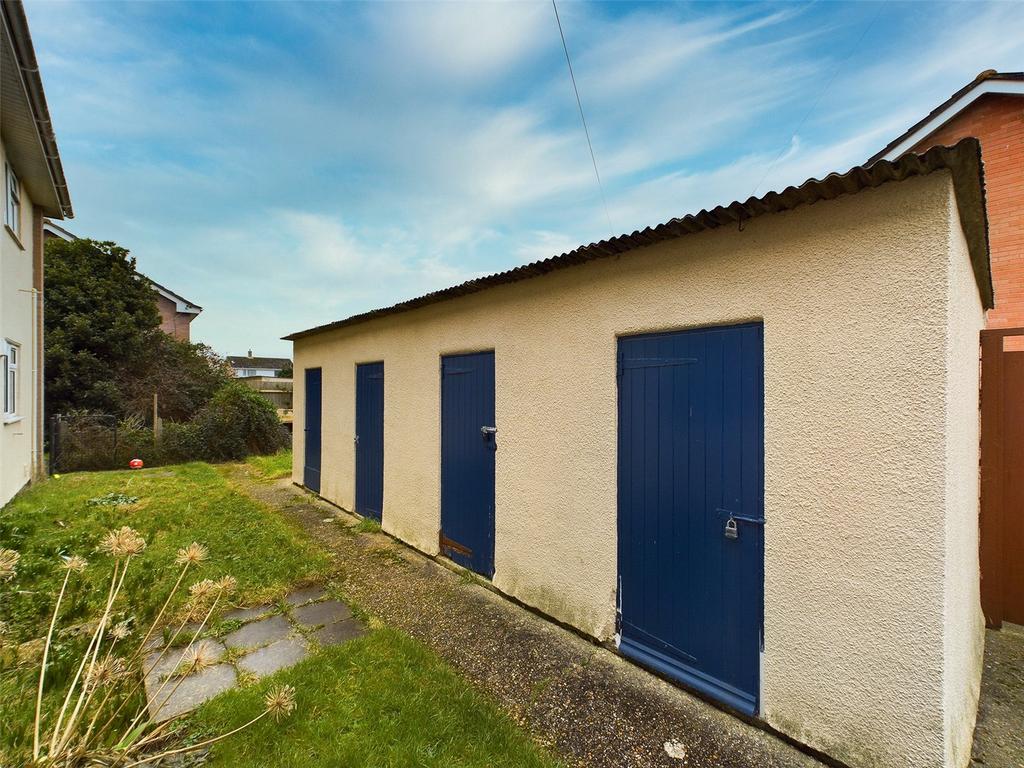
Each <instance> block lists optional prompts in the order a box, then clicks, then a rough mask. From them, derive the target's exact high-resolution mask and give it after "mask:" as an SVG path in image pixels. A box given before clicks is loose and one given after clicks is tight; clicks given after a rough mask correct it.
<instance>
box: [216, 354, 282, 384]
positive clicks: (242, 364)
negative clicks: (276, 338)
mask: <svg viewBox="0 0 1024 768" xmlns="http://www.w3.org/2000/svg"><path fill="white" fill-rule="evenodd" d="M226 359H227V361H228V365H230V366H231V370H232V371H234V373H235V376H237V377H238V378H243V377H245V376H269V377H279V376H281V374H282V373H283V372H284V373H288V372H290V371H291V369H292V361H291V360H289V359H288V358H287V357H253V354H252V350H251V349H250V350H249V354H247V355H228V356H227V358H226ZM289 376H290V373H288V376H286V377H285V378H288V377H289Z"/></svg>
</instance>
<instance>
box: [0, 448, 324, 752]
mask: <svg viewBox="0 0 1024 768" xmlns="http://www.w3.org/2000/svg"><path fill="white" fill-rule="evenodd" d="M108 494H124V497H127V498H123V499H122V500H128V499H131V498H136V499H137V501H134V502H132V503H129V504H99V503H96V500H100V499H103V498H104V497H107V495H108ZM107 498H109V497H107ZM90 500H92V503H90ZM122 525H128V526H131V527H133V528H135V529H136V530H138V531H139V532H140V533H141V534H142V536H143V537H144V538H145V539H146V542H147V544H148V546H147V548H146V551H145V552H144V553H143V554H142V555H141V556H140V557H138V558H136V560H135V561H134V562H133V563H132V565H131V568H130V569H129V571H128V577H127V579H126V580H125V586H124V596H125V597H126V599H124V600H121V601H119V605H118V606H117V613H116V614H115V620H117V621H119V620H121V619H127V618H133V619H134V620H135V621H136V622H137V623H140V624H142V625H143V627H148V624H149V621H150V620H152V618H153V617H154V616H155V615H156V613H157V612H158V611H159V609H160V606H161V605H162V604H163V601H164V600H165V599H166V597H167V595H168V593H169V592H170V589H171V587H172V586H173V584H174V581H175V579H176V578H177V576H178V573H179V571H180V568H179V567H177V566H175V565H174V556H175V553H176V551H177V550H178V548H179V547H182V546H185V545H187V544H188V543H190V542H192V541H198V542H200V543H201V544H204V545H206V546H207V548H208V549H209V552H210V558H209V560H208V561H207V562H206V563H204V564H203V566H202V567H201V569H199V570H196V571H195V572H193V573H192V574H190V575H189V577H187V581H186V585H187V584H190V583H192V582H193V581H195V580H198V579H201V578H204V577H211V578H217V577H219V576H222V575H225V574H231V575H232V576H234V577H235V578H236V579H238V584H239V598H240V599H252V600H265V599H270V598H273V597H276V596H279V595H282V594H283V593H284V592H285V591H286V589H287V588H288V586H289V585H291V584H294V583H296V582H300V581H306V580H314V579H317V578H319V577H321V576H323V574H325V573H326V572H327V569H328V566H329V562H330V561H329V558H328V556H327V553H326V552H324V551H323V550H322V549H320V548H319V547H318V546H317V545H316V544H315V543H313V542H312V541H311V540H309V539H308V538H307V537H306V536H305V534H304V533H303V532H302V531H300V530H299V529H298V528H296V527H293V526H290V525H288V524H287V523H286V522H285V521H284V520H283V519H282V518H279V517H277V516H276V515H271V514H268V512H267V510H266V509H265V508H263V507H262V506H260V505H259V504H258V503H256V502H255V501H253V500H251V499H250V498H249V497H247V496H244V495H242V494H240V493H238V492H237V491H235V490H234V489H232V488H231V486H230V485H229V484H228V482H227V481H226V480H225V479H224V477H223V475H222V474H221V473H220V472H219V471H218V470H217V469H216V468H215V467H212V466H210V465H208V464H201V463H195V464H182V465H178V466H173V467H160V468H155V469H150V470H140V471H134V472H132V471H123V472H83V473H77V474H70V475H63V476H61V477H60V478H59V479H57V478H55V479H51V480H49V481H47V482H45V483H42V484H40V485H38V486H35V487H33V488H30V489H29V490H28V491H27V492H25V493H23V494H21V495H19V496H18V497H16V498H15V499H14V501H12V502H11V503H10V504H8V505H7V506H6V507H4V508H3V510H2V511H0V546H3V547H7V548H10V549H15V550H17V551H19V552H20V553H21V562H20V564H19V566H18V576H17V578H16V579H15V580H14V581H13V582H10V583H8V584H6V585H3V586H2V587H0V617H2V618H3V621H5V622H6V623H7V634H6V635H5V640H6V641H7V645H8V648H11V647H13V646H16V645H17V644H18V643H22V642H26V641H31V640H34V639H37V638H41V637H43V636H45V634H46V629H47V627H48V625H49V620H50V616H51V612H52V611H53V603H54V600H55V598H56V594H57V591H58V589H59V588H60V581H61V579H62V578H63V576H64V571H63V570H62V569H60V567H59V558H60V556H62V555H64V556H66V555H74V554H78V555H81V556H83V557H85V558H86V559H87V560H88V561H89V567H87V568H86V570H85V571H84V572H83V573H82V574H81V575H80V576H76V577H74V578H73V581H72V582H71V585H72V587H73V588H69V591H68V595H67V596H66V597H65V600H64V605H63V606H62V608H61V619H60V622H59V625H58V626H59V627H62V628H66V627H70V626H73V625H75V624H79V623H81V622H85V621H87V620H90V619H96V618H98V616H99V609H100V608H101V606H102V603H103V601H104V600H105V598H106V591H105V590H106V587H107V585H108V583H109V578H110V562H111V561H110V558H108V557H107V556H105V555H101V554H99V553H97V552H96V544H97V542H98V541H99V539H100V537H101V536H102V535H103V533H104V532H105V531H107V530H109V529H111V528H114V527H120V526H122ZM182 597H184V595H182ZM81 645H82V643H81V639H80V638H77V637H74V636H67V635H65V636H63V637H61V638H60V639H59V641H58V643H57V645H56V646H55V648H54V649H53V652H52V654H53V655H52V657H51V658H52V660H53V665H52V667H51V670H50V673H49V677H50V678H51V679H52V680H53V681H54V682H55V683H56V684H60V683H62V682H64V681H67V680H69V679H70V677H71V676H72V675H73V666H74V664H75V663H76V662H77V659H78V658H79V656H78V652H79V648H80V647H81ZM12 656H13V654H12V653H10V652H6V653H4V654H3V659H4V662H3V665H2V666H0V711H2V712H3V713H4V715H5V717H4V721H5V722H4V727H3V728H0V750H4V749H7V750H9V751H12V752H13V754H14V755H17V754H18V753H19V751H20V750H23V749H24V748H25V746H26V745H27V744H28V743H29V742H28V740H29V739H30V738H31V732H30V731H31V721H32V711H33V707H34V693H35V678H36V676H37V675H38V667H37V666H35V665H34V664H30V663H24V664H21V665H18V664H16V663H14V661H15V660H14V659H13V658H12ZM52 702H53V697H48V703H52Z"/></svg>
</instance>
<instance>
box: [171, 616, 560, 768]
mask: <svg viewBox="0 0 1024 768" xmlns="http://www.w3.org/2000/svg"><path fill="white" fill-rule="evenodd" d="M279 683H288V684H290V685H293V686H294V687H295V700H296V705H297V707H296V712H295V714H294V715H293V716H292V717H291V718H289V719H288V720H285V721H283V722H282V723H279V724H278V723H274V722H273V721H272V720H269V719H266V718H265V719H264V720H261V721H260V722H258V723H257V724H256V725H254V726H253V727H252V728H250V729H249V730H248V731H245V732H243V733H242V734H239V737H238V738H231V739H227V740H225V741H223V742H221V743H219V744H217V745H215V746H214V748H213V752H212V754H211V756H210V758H211V759H210V761H209V762H208V765H210V766H212V767H214V768H233V767H234V766H240V765H252V766H256V765H260V766H274V767H275V768H336V766H360V767H361V768H376V767H379V768H391V767H392V766H445V767H451V768H456V767H465V768H470V767H471V766H472V767H473V768H491V767H493V768H501V767H502V766H508V767H509V768H512V767H513V766H514V767H516V768H530V767H531V766H535V767H536V768H542V767H544V768H553V766H555V765H556V764H555V763H554V762H553V761H552V760H551V759H550V758H549V757H547V756H546V755H545V754H544V753H543V752H542V750H540V749H539V748H538V747H537V746H536V745H535V744H533V742H531V741H530V740H529V739H528V738H527V737H526V736H525V735H524V734H523V733H522V732H521V731H520V730H518V729H517V728H516V727H515V725H513V724H512V722H511V721H510V720H509V719H508V718H507V717H505V715H504V714H502V713H501V712H500V711H499V710H498V709H497V707H495V706H494V704H492V703H491V702H490V701H489V700H486V699H484V698H483V697H482V696H480V695H479V694H477V693H476V692H475V691H473V689H471V688H470V687H469V686H468V685H467V684H466V682H465V681H464V680H462V679H461V678H460V677H459V676H458V675H456V674H455V673H454V672H453V671H452V669H451V668H450V667H448V666H447V665H446V664H445V663H443V662H442V661H441V660H439V659H438V658H437V657H436V656H435V655H434V654H433V653H431V652H430V651H428V650H426V649H425V648H424V647H423V646H422V645H420V644H419V643H417V642H415V641H414V640H411V639H409V638H408V637H406V636H405V635H402V634H400V633H399V632H396V631H394V630H391V629H378V630H374V631H372V632H371V633H370V634H369V635H367V636H365V637H362V638H360V639H358V640H354V641H351V642H349V643H347V644H345V645H341V646H334V647H332V648H328V649H325V650H324V651H322V652H321V653H319V654H318V655H316V656H314V657H311V658H309V659H307V660H306V661H304V662H302V663H300V664H298V665H296V666H295V667H292V668H291V669H288V670H284V671H282V672H279V673H278V674H277V675H275V676H274V677H273V678H270V679H268V680H264V681H262V682H261V683H260V684H258V685H255V686H250V687H248V688H245V689H242V690H237V691H231V692H229V693H226V694H224V695H222V696H219V697H217V698H216V699H214V700H213V701H211V702H209V703H208V704H206V705H205V706H204V707H202V708H201V709H200V710H199V711H198V712H197V713H196V715H195V716H194V717H193V718H192V720H191V721H190V723H189V727H190V731H191V732H192V738H193V739H195V740H199V739H200V738H202V737H207V736H212V735H215V734H217V733H223V732H225V731H227V730H229V729H230V728H231V727H233V726H235V725H236V724H238V723H242V722H246V721H247V720H250V719H252V718H253V717H255V716H257V715H258V714H259V713H260V712H261V711H262V708H263V695H264V694H265V693H266V691H267V689H268V688H270V687H271V686H272V685H276V684H279Z"/></svg>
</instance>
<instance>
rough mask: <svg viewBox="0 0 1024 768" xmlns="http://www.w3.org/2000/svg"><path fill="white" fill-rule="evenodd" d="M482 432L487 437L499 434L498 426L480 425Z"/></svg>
mask: <svg viewBox="0 0 1024 768" xmlns="http://www.w3.org/2000/svg"><path fill="white" fill-rule="evenodd" d="M480 434H482V435H483V436H484V437H485V438H488V437H491V436H492V435H496V434H498V428H497V427H480Z"/></svg>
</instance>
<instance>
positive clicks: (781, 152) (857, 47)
mask: <svg viewBox="0 0 1024 768" xmlns="http://www.w3.org/2000/svg"><path fill="white" fill-rule="evenodd" d="M551 2H554V0H551ZM877 5H878V7H877V9H876V10H875V14H874V16H872V17H871V21H869V22H868V24H867V26H866V27H864V31H863V32H861V33H860V37H858V38H857V42H856V43H854V44H853V47H852V48H850V51H849V53H847V54H846V56H845V57H844V58H843V59H842V60H841V61H840V62H839V64H838V65H836V68H835V70H834V71H833V72H832V76H831V77H830V78H829V79H828V82H827V83H825V87H824V88H822V89H821V92H820V93H819V94H818V98H816V99H815V100H814V103H813V104H811V106H810V109H808V110H807V112H806V113H804V116H803V117H802V118H801V119H800V122H799V123H797V125H796V128H794V129H793V133H792V134H790V137H789V140H788V141H787V142H786V143H785V144H784V145H783V146H782V149H780V150H779V154H777V155H776V156H775V159H774V160H772V161H771V162H770V163H769V164H768V167H767V168H765V170H764V175H763V176H761V180H760V181H758V182H757V184H756V185H755V186H754V191H753V192H751V193H750V196H751V197H753V196H754V195H756V194H757V190H758V189H760V187H761V185H762V184H764V180H765V179H767V178H768V174H769V173H771V172H772V169H773V168H774V167H775V164H776V163H778V162H779V160H781V159H782V156H783V155H784V154H786V150H787V149H789V147H791V146H792V144H793V139H795V138H796V136H797V134H798V133H800V129H801V128H803V127H804V123H806V122H807V119H808V118H809V117H810V116H811V114H812V113H813V112H814V110H815V109H817V108H818V104H820V103H821V100H822V98H824V96H825V94H826V93H827V92H828V89H829V88H831V87H832V83H833V82H835V79H836V77H837V76H838V75H839V72H840V70H842V68H843V67H844V66H846V63H847V62H848V61H849V60H850V59H851V58H852V57H853V54H854V53H856V52H857V51H858V50H860V44H861V43H862V42H864V38H865V37H867V34H868V32H870V31H871V28H872V27H873V26H875V22H876V21H878V17H879V16H880V15H881V14H882V8H884V7H885V3H883V2H879V3H878V4H877Z"/></svg>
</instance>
